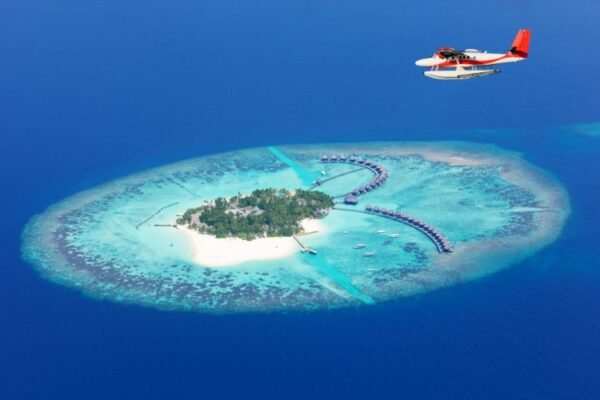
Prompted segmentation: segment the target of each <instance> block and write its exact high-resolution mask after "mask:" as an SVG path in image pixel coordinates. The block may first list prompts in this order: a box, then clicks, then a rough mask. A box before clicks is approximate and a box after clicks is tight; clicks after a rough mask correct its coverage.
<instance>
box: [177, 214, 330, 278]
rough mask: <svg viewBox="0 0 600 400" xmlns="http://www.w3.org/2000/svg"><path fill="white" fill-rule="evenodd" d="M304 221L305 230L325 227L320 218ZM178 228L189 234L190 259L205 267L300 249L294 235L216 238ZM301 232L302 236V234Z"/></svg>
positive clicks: (187, 235) (280, 254) (284, 255)
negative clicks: (246, 238)
mask: <svg viewBox="0 0 600 400" xmlns="http://www.w3.org/2000/svg"><path fill="white" fill-rule="evenodd" d="M301 224H302V227H303V229H304V232H306V233H311V232H318V233H323V231H324V229H323V224H322V222H321V221H320V220H315V219H305V220H303V221H302V222H301ZM178 228H179V231H180V232H182V233H183V234H184V235H185V236H186V237H187V238H188V241H189V243H190V249H191V259H192V260H193V261H194V262H196V263H198V264H200V265H202V266H206V267H226V266H231V265H236V264H241V263H245V262H249V261H264V260H274V259H277V258H284V257H288V256H290V255H292V254H294V253H297V252H299V251H300V250H301V249H300V246H299V245H298V243H297V242H296V241H295V240H294V238H292V237H272V238H260V239H254V240H250V241H248V240H243V239H238V238H224V239H217V238H216V237H214V236H212V235H205V234H200V233H198V232H196V231H193V230H191V229H189V228H187V227H184V226H179V227H178ZM298 236H299V237H300V238H302V234H299V235H298ZM301 240H302V239H301Z"/></svg>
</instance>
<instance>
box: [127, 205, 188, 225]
mask: <svg viewBox="0 0 600 400" xmlns="http://www.w3.org/2000/svg"><path fill="white" fill-rule="evenodd" d="M177 204H179V203H178V202H175V203H171V204H167V205H166V206H164V207H161V208H159V209H158V210H156V212H155V213H154V214H152V215H150V216H149V217H148V218H146V219H145V220H143V221H142V222H140V223H139V224H137V225H136V226H135V229H140V226H142V225H144V224H145V223H146V222H148V221H150V220H151V219H152V218H154V217H156V216H157V215H158V214H159V213H160V212H161V211H162V210H164V209H167V208H169V207H173V206H174V205H177Z"/></svg>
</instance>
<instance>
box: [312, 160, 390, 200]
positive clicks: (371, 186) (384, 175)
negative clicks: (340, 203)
mask: <svg viewBox="0 0 600 400" xmlns="http://www.w3.org/2000/svg"><path fill="white" fill-rule="evenodd" d="M321 162H322V163H330V164H332V163H344V164H350V165H356V166H358V167H360V168H357V169H354V170H352V171H348V172H344V173H341V174H338V175H335V176H332V177H330V178H327V179H324V180H317V181H316V182H315V184H314V185H313V187H311V189H314V188H315V187H317V186H320V185H322V184H323V183H325V182H327V181H330V180H332V179H335V178H339V177H340V176H344V175H347V174H351V173H354V172H357V171H360V170H362V169H368V170H369V171H371V172H372V173H373V179H372V180H371V181H370V182H369V183H367V184H366V185H363V186H360V187H358V188H355V189H354V190H351V191H349V192H347V193H344V194H340V195H338V196H334V197H346V196H353V197H354V198H356V199H357V200H356V202H353V204H356V203H358V196H360V195H363V194H366V193H369V192H371V191H373V190H375V189H377V188H378V187H379V186H381V185H383V184H384V183H385V181H386V180H387V179H388V171H387V169H385V167H384V166H382V165H380V164H377V163H376V162H374V161H371V160H367V159H365V158H358V157H355V156H349V157H347V156H345V155H340V156H337V155H332V156H327V155H324V156H322V157H321Z"/></svg>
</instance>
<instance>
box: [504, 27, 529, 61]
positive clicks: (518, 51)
mask: <svg viewBox="0 0 600 400" xmlns="http://www.w3.org/2000/svg"><path fill="white" fill-rule="evenodd" d="M530 37H531V31H530V30H529V29H521V30H519V32H518V33H517V36H516V37H515V40H514V41H513V44H512V46H510V50H509V51H508V53H509V54H511V55H513V56H516V57H523V58H527V56H528V55H529V39H530Z"/></svg>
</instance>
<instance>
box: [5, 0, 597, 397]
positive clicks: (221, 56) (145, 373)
mask: <svg viewBox="0 0 600 400" xmlns="http://www.w3.org/2000/svg"><path fill="white" fill-rule="evenodd" d="M599 17H600V5H598V3H597V2H595V1H588V0H583V1H576V2H569V3H567V2H554V1H552V2H548V1H544V2H542V1H537V0H535V1H531V2H515V1H504V2H493V3H481V2H476V1H473V0H466V1H461V2H452V3H449V2H447V1H445V2H442V1H439V0H433V1H428V2H425V1H420V2H413V1H410V2H392V1H389V0H386V1H383V0H381V1H378V0H375V1H369V2H360V1H351V2H337V1H332V2H320V3H319V2H307V1H291V2H281V1H264V2H258V3H257V2H248V1H241V2H240V1H238V2H233V1H218V2H217V1H206V2H192V1H182V2H179V3H175V4H174V3H165V2H158V1H145V2H141V1H121V2H115V1H109V2H76V1H73V0H65V1H61V2H47V1H45V2H43V1H39V0H24V1H15V0H5V1H4V2H2V3H0V33H1V34H0V50H1V53H2V54H3V57H2V62H0V74H1V75H0V76H1V77H2V78H1V79H0V82H1V86H0V87H1V90H0V109H1V110H2V111H1V112H0V133H1V135H2V142H1V143H2V144H1V149H2V158H1V159H0V160H1V161H0V167H1V168H0V179H1V183H2V188H3V191H2V196H1V200H0V201H1V206H2V211H3V220H2V225H3V227H2V233H1V234H2V242H1V243H2V246H1V247H0V254H1V255H2V268H0V285H2V286H1V291H0V296H1V297H0V299H1V300H2V301H1V304H2V311H1V312H0V318H1V320H0V398H2V399H82V398H86V399H114V398H119V399H129V398H144V399H164V398H210V399H212V398H219V399H221V398H232V399H242V398H261V399H263V398H264V399H267V398H273V399H281V398H286V399H295V398H298V399H305V398H326V399H331V398H336V399H337V398H368V399H396V398H411V399H413V398H414V399H447V398H458V399H481V398H497V399H506V398H513V399H596V398H600V382H599V380H598V378H597V377H598V376H599V375H600V341H598V337H600V318H599V311H598V309H599V306H600V290H599V284H600V272H599V269H598V268H599V267H600V261H599V250H598V242H597V240H598V237H599V235H600V228H599V226H600V212H599V211H598V204H599V203H600V183H599V180H598V172H597V171H598V169H599V167H600V157H599V156H600V142H599V140H600V138H599V135H598V122H599V121H600V115H599V113H598V110H599V109H600V107H599V105H600V99H599V95H598V93H600V83H599V81H598V80H597V79H596V76H595V75H597V74H596V71H597V68H596V67H595V66H594V64H593V62H590V59H591V57H592V56H591V55H593V54H597V53H598V51H599V50H600V42H599V41H598V40H597V38H598V37H599V36H600V26H599V25H598V23H597V20H598V18H599ZM522 27H528V28H531V29H532V31H533V35H532V45H531V54H530V59H529V60H527V61H525V62H522V63H519V64H517V65H508V66H505V67H502V70H503V72H502V74H500V75H497V76H493V77H487V78H482V79H476V80H472V81H464V82H437V81H432V80H427V79H426V78H424V77H423V76H422V75H421V71H419V69H418V68H417V67H415V66H414V60H416V59H417V58H421V57H424V56H427V55H429V54H431V53H432V52H433V50H434V49H435V48H436V47H438V46H441V45H450V46H456V47H459V48H466V47H475V48H483V49H487V50H489V51H496V50H498V51H502V50H504V49H507V48H508V46H509V44H510V43H511V41H512V39H513V37H514V34H515V33H516V31H517V30H518V29H519V28H522ZM592 58H593V57H592ZM408 140H417V141H445V140H462V141H470V142H479V143H483V144H487V143H492V144H495V145H497V146H500V147H501V148H504V149H507V150H510V151H514V152H518V153H521V154H522V155H523V157H524V159H525V160H527V161H529V162H531V163H533V164H535V165H538V166H540V167H541V168H543V169H544V170H546V171H549V172H550V173H551V174H552V175H553V176H554V177H555V178H556V179H557V180H558V181H559V182H560V183H561V184H562V186H564V188H565V189H566V191H567V192H568V194H569V199H570V205H571V213H570V216H569V219H568V220H567V222H566V225H565V227H564V229H563V231H562V233H561V235H560V237H559V238H558V240H556V241H555V242H554V243H553V244H552V245H550V246H548V247H546V248H544V249H542V250H541V251H539V252H538V253H536V254H535V255H533V256H531V257H529V258H527V259H526V260H524V261H522V262H520V263H519V264H518V265H513V266H512V267H511V268H509V269H506V270H503V271H501V272H498V273H496V274H493V275H490V276H487V277H484V278H481V279H478V280H476V281H472V282H469V283H464V284H460V285H457V286H452V287H449V288H445V289H440V290H437V291H433V292H430V293H427V294H423V295H418V296H414V297H410V298H404V299H398V300H395V301H391V302H385V303H382V304H376V305H372V306H362V307H358V308H347V309H341V310H331V311H313V312H286V313H282V312H276V313H259V314H254V313H250V314H232V315H219V316H214V315H204V314H199V313H192V312H168V311H159V310H155V309H151V308H144V307H139V306H136V305H126V304H116V303H113V302H108V301H98V300H95V299H92V298H88V297H85V296H82V295H81V294H79V293H78V292H77V291H75V290H72V289H68V288H65V287H62V286H59V285H55V284H52V283H50V282H48V281H46V280H44V279H42V278H41V277H40V276H39V275H38V273H37V272H36V271H35V270H34V269H33V268H32V267H31V266H30V265H29V264H26V263H24V262H23V261H22V258H21V254H20V243H21V238H20V235H21V232H22V230H23V227H24V226H25V224H26V223H27V221H28V220H29V218H30V217H31V216H32V215H34V214H37V213H40V212H43V211H44V210H45V209H46V207H47V206H48V205H50V204H52V203H55V202H57V201H59V200H61V199H63V198H65V197H67V196H70V195H72V194H74V193H77V192H79V191H81V190H85V189H89V188H92V187H94V186H97V185H99V184H102V183H104V182H107V181H111V180H114V179H116V178H119V177H122V176H125V175H128V174H131V173H134V172H137V171H140V170H145V169H148V168H152V167H156V166H159V165H162V164H167V163H170V162H176V161H179V160H182V159H187V158H191V157H196V156H202V155H208V154H214V153H217V152H222V151H229V150H237V149H243V148H248V147H256V146H278V147H279V146H283V145H286V144H306V143H316V142H358V141H408ZM465 229H468V227H465Z"/></svg>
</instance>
